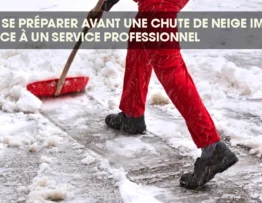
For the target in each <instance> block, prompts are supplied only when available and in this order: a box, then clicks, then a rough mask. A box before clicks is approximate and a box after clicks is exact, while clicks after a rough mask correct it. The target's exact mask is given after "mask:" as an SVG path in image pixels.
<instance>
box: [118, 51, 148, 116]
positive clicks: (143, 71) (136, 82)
mask: <svg viewBox="0 0 262 203" xmlns="http://www.w3.org/2000/svg"><path fill="white" fill-rule="evenodd" d="M151 74H152V66H151V65H150V63H149V61H148V59H147V55H146V54H145V51H144V50H143V49H129V50H128V52H127V57H126V68H125V76H124V84H123V92H122V97H121V101H120V106H119V108H120V110H122V111H123V112H124V113H125V114H126V115H127V116H130V117H134V118H138V117H141V116H142V115H144V112H145V105H146V96H147V93H148V85H149V82H150V78H151Z"/></svg>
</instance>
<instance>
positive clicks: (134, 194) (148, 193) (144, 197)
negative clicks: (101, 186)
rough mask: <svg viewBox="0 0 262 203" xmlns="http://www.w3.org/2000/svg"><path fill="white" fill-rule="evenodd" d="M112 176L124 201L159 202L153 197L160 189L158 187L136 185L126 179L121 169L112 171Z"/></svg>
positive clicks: (131, 202)
mask: <svg viewBox="0 0 262 203" xmlns="http://www.w3.org/2000/svg"><path fill="white" fill-rule="evenodd" d="M112 177H113V179H114V180H116V181H117V186H118V187H119V190H120V194H121V197H122V199H123V201H124V203H145V202H150V203H160V201H158V200H157V199H156V198H155V196H156V195H157V193H158V192H160V191H162V190H161V189H160V188H156V187H148V186H146V187H143V186H142V185H137V184H136V183H133V182H131V181H130V180H128V179H127V178H126V175H125V172H124V171H123V170H121V169H120V170H115V171H113V174H112Z"/></svg>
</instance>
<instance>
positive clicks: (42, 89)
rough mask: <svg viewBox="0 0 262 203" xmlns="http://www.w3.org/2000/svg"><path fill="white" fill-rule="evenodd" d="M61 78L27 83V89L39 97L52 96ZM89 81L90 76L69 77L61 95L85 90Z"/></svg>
mask: <svg viewBox="0 0 262 203" xmlns="http://www.w3.org/2000/svg"><path fill="white" fill-rule="evenodd" d="M58 80H59V79H50V80H44V81H39V82H34V83H30V84H28V85H27V90H28V91H30V92H31V93H32V94H34V95H35V96H37V97H52V96H54V95H55V91H56V87H57V83H58ZM88 81H89V78H88V77H67V78H66V79H65V82H64V86H63V88H62V90H61V93H60V95H63V94H68V93H73V92H80V91H83V90H84V89H85V87H86V85H87V83H88Z"/></svg>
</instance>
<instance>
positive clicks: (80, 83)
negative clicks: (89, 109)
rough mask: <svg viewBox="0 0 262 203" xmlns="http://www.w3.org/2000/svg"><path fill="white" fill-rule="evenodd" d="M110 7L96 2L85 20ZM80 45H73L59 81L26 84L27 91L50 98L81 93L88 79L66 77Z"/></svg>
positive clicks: (79, 42) (97, 15) (85, 30)
mask: <svg viewBox="0 0 262 203" xmlns="http://www.w3.org/2000/svg"><path fill="white" fill-rule="evenodd" d="M114 1H116V0H114ZM117 1H118V0H117ZM108 2H109V1H108ZM110 6H111V7H112V5H109V4H108V3H107V1H106V2H105V0H98V2H97V4H96V6H95V7H94V8H93V10H92V12H90V13H89V14H88V16H87V19H90V18H100V17H101V16H102V15H103V11H109V10H110V8H111V7H110ZM88 30H89V28H87V27H85V28H84V29H83V30H82V32H83V33H84V34H86V33H87V32H88ZM81 44H82V41H81V38H80V39H79V40H78V42H77V43H76V44H75V46H74V48H73V50H72V52H71V54H70V56H69V58H68V60H67V62H66V64H65V67H64V69H63V72H62V74H61V76H60V78H59V79H50V80H44V81H38V82H34V83H31V84H28V85H27V90H28V91H30V92H31V93H32V94H34V95H35V96H37V97H52V96H59V95H63V94H68V93H73V92H80V91H83V90H84V89H85V87H86V85H87V83H88V81H89V77H66V75H67V73H68V71H69V68H70V66H71V64H72V62H73V60H74V58H75V56H76V53H77V51H78V49H79V47H80V46H81Z"/></svg>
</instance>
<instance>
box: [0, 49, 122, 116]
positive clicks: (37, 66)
mask: <svg viewBox="0 0 262 203" xmlns="http://www.w3.org/2000/svg"><path fill="white" fill-rule="evenodd" d="M123 53H124V51H114V50H113V51H112V50H80V51H79V52H78V54H77V56H76V58H75V61H74V63H73V64H72V67H71V69H70V71H69V73H68V76H88V77H89V78H90V81H89V84H88V86H87V87H88V90H89V91H91V90H92V89H95V88H96V91H100V90H101V89H102V90H103V89H107V90H109V91H110V90H111V91H112V90H113V91H115V90H116V89H118V87H120V86H121V85H122V78H123V71H124V69H123V67H124V62H125V56H124V55H123ZM69 54H70V51H58V50H53V51H51V52H50V51H46V50H33V51H32V50H26V51H23V50H18V51H10V50H8V51H1V52H0V60H1V63H0V77H1V78H3V79H2V80H1V81H0V95H1V96H0V108H1V109H2V110H4V111H7V112H15V111H22V112H36V111H38V110H39V109H40V108H41V104H42V102H41V101H40V100H39V99H38V98H36V97H35V96H34V95H32V94H31V93H30V92H28V91H27V89H26V86H27V84H29V83H31V82H36V81H41V80H47V79H53V78H59V77H60V74H61V72H62V70H63V68H64V65H65V62H66V60H67V58H68V56H69Z"/></svg>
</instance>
